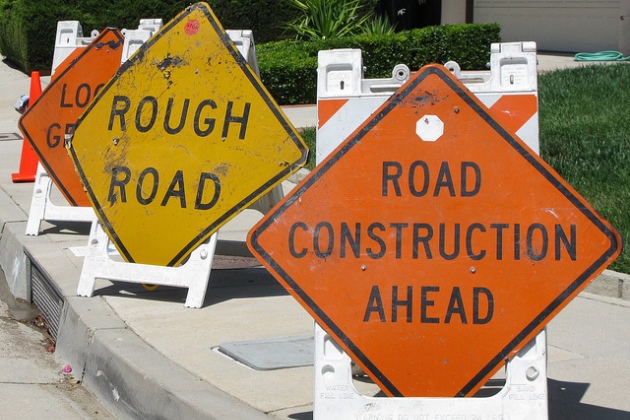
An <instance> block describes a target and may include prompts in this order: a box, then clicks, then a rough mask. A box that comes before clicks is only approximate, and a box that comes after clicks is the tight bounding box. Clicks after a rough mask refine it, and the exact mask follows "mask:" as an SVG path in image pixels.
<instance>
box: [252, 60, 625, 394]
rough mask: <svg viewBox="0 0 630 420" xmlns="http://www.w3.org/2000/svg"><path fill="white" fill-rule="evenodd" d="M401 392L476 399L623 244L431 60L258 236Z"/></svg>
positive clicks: (271, 257) (256, 248) (356, 355)
mask: <svg viewBox="0 0 630 420" xmlns="http://www.w3.org/2000/svg"><path fill="white" fill-rule="evenodd" d="M248 245H249V247H250V249H251V250H252V252H253V253H254V254H255V255H256V256H257V258H258V259H259V260H260V261H261V262H262V263H263V264H264V265H265V266H266V267H267V268H268V269H269V271H270V272H272V273H273V274H274V276H275V277H276V278H277V279H278V280H279V281H280V282H281V283H282V284H283V285H284V287H285V288H286V289H287V290H288V291H289V292H290V293H291V294H292V295H293V296H294V297H295V298H296V299H297V300H298V301H299V302H300V303H301V305H302V306H303V307H304V308H305V309H306V310H307V311H308V312H309V313H310V314H311V315H312V316H313V317H314V318H315V320H316V321H317V322H318V323H319V324H320V325H322V327H324V329H326V331H327V332H328V333H330V334H331V335H332V336H333V337H334V338H335V339H336V341H337V342H338V343H339V344H340V345H341V346H342V347H343V348H344V350H345V351H346V352H347V353H348V354H349V355H350V356H351V357H352V358H353V359H354V360H355V362H357V363H358V364H359V365H360V366H361V367H362V368H363V369H364V370H365V371H366V372H367V373H368V374H369V375H370V377H371V378H372V379H373V380H374V381H375V382H376V383H377V384H378V385H379V386H380V387H381V388H382V390H383V391H384V392H386V393H387V394H388V395H389V396H405V397H411V396H449V397H453V396H470V395H471V394H473V393H474V392H475V391H476V390H478V389H479V388H480V387H481V386H482V385H483V383H485V381H486V380H487V379H488V378H490V377H491V376H492V375H493V374H494V373H495V372H496V371H497V370H498V369H499V368H500V367H502V366H503V364H504V362H505V361H506V359H509V358H510V357H512V356H513V355H514V354H515V353H516V352H518V351H519V350H520V349H522V348H523V347H524V345H525V344H526V343H528V342H529V341H530V340H531V339H532V338H533V337H535V336H536V334H538V332H539V331H540V330H541V329H542V328H543V327H544V325H545V324H546V323H547V322H548V321H549V320H550V319H551V318H552V317H553V316H554V315H555V314H557V313H558V311H560V309H561V308H563V307H564V306H565V305H566V304H567V303H568V302H569V301H570V300H571V299H572V298H573V297H575V296H576V294H577V293H578V292H580V291H581V290H582V289H583V288H584V287H586V285H587V284H588V283H589V281H590V280H591V279H593V278H594V277H595V276H596V275H597V274H599V273H600V272H601V271H602V270H603V269H604V268H605V267H606V266H607V265H608V264H609V263H611V262H612V261H613V260H614V259H615V258H616V257H617V256H618V255H619V253H620V252H621V238H620V236H619V234H618V233H617V232H616V231H615V230H614V229H613V228H612V227H611V226H610V225H609V224H608V223H607V222H606V221H604V220H602V218H601V217H600V216H599V215H598V214H597V212H596V211H595V210H593V208H592V207H591V206H590V205H589V204H588V203H586V202H585V201H584V199H583V198H582V197H580V196H579V194H578V193H577V192H576V191H575V190H574V189H573V188H571V186H569V185H568V184H567V183H566V182H565V181H563V180H562V179H560V177H559V175H558V174H557V173H555V172H554V170H553V169H551V168H550V167H549V166H548V165H547V164H546V163H545V162H544V161H543V160H542V159H540V158H539V157H538V156H537V155H535V154H533V153H532V152H531V150H530V149H529V148H528V147H527V146H526V145H525V143H523V142H522V140H520V139H518V138H517V137H516V135H515V134H514V133H513V132H511V131H508V130H506V129H504V128H503V127H502V126H501V125H500V124H499V123H497V121H496V120H495V119H494V118H493V116H492V115H491V114H490V113H489V110H488V109H487V108H486V107H485V106H484V105H483V104H482V103H481V102H480V101H479V100H478V99H477V98H476V97H475V96H474V95H473V94H472V93H470V91H468V90H467V89H466V88H465V87H464V85H463V84H462V83H461V82H459V81H458V80H457V79H456V78H455V77H453V76H452V75H451V74H450V73H449V71H448V70H446V69H445V68H444V67H442V66H438V65H431V66H427V67H424V68H422V69H421V70H420V71H419V72H418V73H416V74H415V75H414V76H412V78H411V79H410V80H409V81H408V82H407V83H406V84H405V85H403V86H402V87H401V88H400V89H399V91H398V92H396V93H395V94H394V95H393V96H392V97H391V98H390V99H389V100H388V101H387V102H385V103H384V104H383V105H382V106H381V108H379V109H378V110H377V111H376V112H375V113H374V114H372V117H371V118H370V119H368V120H367V121H366V122H364V123H363V124H362V125H361V126H360V127H359V128H357V130H356V131H354V133H352V134H351V135H350V136H349V137H348V138H347V139H346V140H345V141H344V142H343V143H342V144H341V145H340V146H339V147H338V148H337V149H335V151H334V152H333V153H331V154H330V155H329V156H328V158H327V159H325V160H324V161H323V162H322V163H321V164H320V165H319V166H318V167H317V168H315V170H314V171H313V172H312V173H311V174H310V175H309V176H308V177H307V178H305V179H304V180H303V182H302V183H300V184H299V185H298V186H297V187H296V188H295V189H294V190H293V191H292V192H291V193H290V194H289V195H288V196H287V197H285V199H284V200H283V201H282V202H280V203H279V204H278V205H277V206H276V207H275V208H274V209H273V210H272V211H271V212H269V213H268V214H267V215H266V216H265V217H264V218H263V219H262V220H261V221H260V222H259V223H258V224H257V225H256V226H255V227H254V228H253V229H252V230H251V231H250V233H249V237H248Z"/></svg>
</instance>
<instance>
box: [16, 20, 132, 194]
mask: <svg viewBox="0 0 630 420" xmlns="http://www.w3.org/2000/svg"><path fill="white" fill-rule="evenodd" d="M122 49H123V37H122V34H121V33H120V31H119V30H118V29H115V28H107V29H105V30H103V31H102V32H101V33H99V34H98V36H96V37H95V38H94V39H93V40H92V41H91V42H90V43H89V44H88V45H87V46H86V47H85V48H77V49H76V50H75V51H74V52H73V53H72V54H71V55H70V56H69V57H67V58H66V59H65V60H64V61H63V62H62V63H61V64H60V65H59V68H57V69H56V72H55V74H54V75H53V77H52V80H51V82H50V84H49V85H48V86H47V87H46V89H45V90H44V91H43V92H42V94H41V96H40V97H39V99H38V100H37V101H36V102H35V103H34V104H33V105H32V106H31V107H29V108H28V109H27V111H26V112H25V113H24V115H22V117H21V118H20V121H19V126H20V130H21V131H22V133H23V134H24V138H26V139H27V140H28V141H29V143H30V144H31V146H32V147H33V150H35V152H36V153H37V155H38V157H39V160H40V162H41V163H42V165H43V166H44V167H45V168H46V172H48V174H49V175H50V177H51V179H52V180H53V182H54V183H55V185H57V187H58V188H59V190H60V191H61V193H62V194H63V195H64V197H66V199H67V200H68V202H69V203H70V204H72V205H75V206H89V205H90V200H89V199H88V197H87V194H86V193H85V190H84V189H83V185H82V184H81V181H80V180H79V177H78V176H77V172H76V171H75V170H74V165H73V164H72V160H71V159H70V157H69V156H68V151H67V150H66V148H65V147H64V137H65V135H66V134H70V133H71V132H72V130H73V128H74V126H75V124H76V122H77V120H78V119H79V116H80V115H81V114H82V113H83V111H85V109H86V108H87V106H88V104H89V103H90V102H91V101H92V99H93V98H94V97H95V96H96V95H97V93H98V91H99V90H100V89H101V88H102V87H103V86H104V85H105V83H107V82H108V81H109V79H111V77H112V76H113V75H114V73H116V70H118V68H119V67H120V58H121V56H122Z"/></svg>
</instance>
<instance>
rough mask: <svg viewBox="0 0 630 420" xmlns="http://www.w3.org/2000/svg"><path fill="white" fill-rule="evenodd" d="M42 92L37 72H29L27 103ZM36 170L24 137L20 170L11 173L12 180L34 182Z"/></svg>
mask: <svg viewBox="0 0 630 420" xmlns="http://www.w3.org/2000/svg"><path fill="white" fill-rule="evenodd" d="M41 94H42V83H41V81H40V80H39V72H38V71H34V72H32V73H31V91H30V92H29V96H28V104H29V106H30V105H33V104H34V103H35V101H36V100H37V98H39V95H41ZM36 172H37V155H35V152H34V151H33V148H32V147H31V145H30V144H28V141H27V140H26V139H24V140H23V143H22V157H21V159H20V171H19V172H18V173H15V174H11V179H13V182H34V181H35V173H36Z"/></svg>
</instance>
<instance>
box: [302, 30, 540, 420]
mask: <svg viewBox="0 0 630 420" xmlns="http://www.w3.org/2000/svg"><path fill="white" fill-rule="evenodd" d="M536 66H537V61H536V44H535V43H534V42H522V43H521V42H514V43H501V44H492V46H491V58H490V71H466V72H462V71H461V69H460V67H459V65H458V64H457V63H455V62H448V63H446V64H445V67H446V68H448V69H449V70H450V71H451V72H453V74H454V75H455V76H456V77H457V78H458V79H459V80H460V81H461V82H463V83H464V84H465V86H466V87H467V88H468V89H469V90H470V91H471V92H473V93H474V94H475V96H477V98H479V100H481V102H483V103H484V105H486V106H487V107H488V108H490V109H491V111H493V112H495V113H504V114H509V115H515V116H517V118H512V119H510V120H509V121H508V122H506V124H509V125H510V127H511V128H512V129H513V130H514V131H515V132H516V134H517V135H518V136H519V137H520V138H521V139H522V140H523V141H525V143H526V144H527V145H528V146H529V147H530V148H531V149H532V150H533V151H534V152H536V153H538V150H539V147H538V102H537V95H538V85H537V80H538V79H537V69H536ZM317 77H318V80H317V107H318V109H317V115H318V125H317V140H316V141H317V147H316V148H317V155H316V160H317V164H319V163H320V162H322V161H323V160H324V159H325V158H326V157H327V156H328V155H329V154H330V153H331V152H332V151H333V150H334V149H335V148H336V147H337V146H338V145H339V144H340V143H341V142H343V141H344V140H345V139H346V138H347V137H348V136H349V135H350V134H351V133H352V132H353V131H354V130H355V129H356V128H357V127H359V125H360V124H361V123H363V122H364V121H365V120H366V119H367V118H368V117H369V116H370V115H371V114H372V113H373V112H374V111H376V110H377V109H378V108H379V107H380V106H381V105H382V104H383V103H384V102H385V101H386V100H387V99H388V98H389V97H390V96H391V95H392V94H393V93H394V92H395V91H396V90H398V88H399V87H400V86H401V85H402V84H404V82H406V81H407V80H408V79H409V69H408V68H407V67H406V66H404V65H398V66H396V67H395V68H394V71H393V74H392V78H391V79H363V62H362V59H361V50H356V49H343V50H330V51H320V52H319V63H318V69H317ZM546 348H547V347H546V333H545V331H544V330H543V331H542V332H541V333H540V334H538V336H536V338H535V339H534V340H532V341H531V342H530V343H529V344H528V345H527V346H526V347H525V348H524V349H523V350H522V351H521V352H519V353H518V354H517V355H516V356H515V357H514V358H513V359H512V360H511V361H509V362H508V363H507V364H506V384H505V386H504V387H503V388H502V390H501V391H499V392H498V393H497V394H495V395H494V396H491V397H485V398H421V397H417V398H416V397H414V398H377V397H368V396H364V395H361V394H359V392H358V391H357V390H356V388H355V387H354V385H353V383H352V373H351V360H350V357H349V356H348V355H347V354H346V353H345V352H344V351H343V350H342V349H341V348H340V347H339V346H338V345H337V344H336V343H335V342H334V340H333V339H332V338H331V337H330V335H328V334H327V333H326V332H325V331H324V330H323V329H322V328H321V327H320V326H319V325H318V324H317V323H316V324H315V394H314V399H313V416H314V419H316V420H320V419H338V418H353V419H393V420H398V419H405V420H429V419H431V420H433V419H441V418H445V419H446V418H447V419H468V420H471V419H484V420H485V419H488V420H490V419H492V420H502V419H508V418H509V419H511V420H520V419H523V420H525V419H528V420H530V419H542V420H545V419H547V418H548V413H547V373H546V372H547V371H546V367H547V359H546ZM418 363H422V361H421V360H419V361H418ZM418 380H422V378H418Z"/></svg>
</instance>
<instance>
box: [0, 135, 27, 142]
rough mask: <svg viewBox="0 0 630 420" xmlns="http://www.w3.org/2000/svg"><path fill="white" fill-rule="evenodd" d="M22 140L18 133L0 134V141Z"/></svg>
mask: <svg viewBox="0 0 630 420" xmlns="http://www.w3.org/2000/svg"><path fill="white" fill-rule="evenodd" d="M9 140H22V136H20V135H19V134H18V133H0V141H9Z"/></svg>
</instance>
